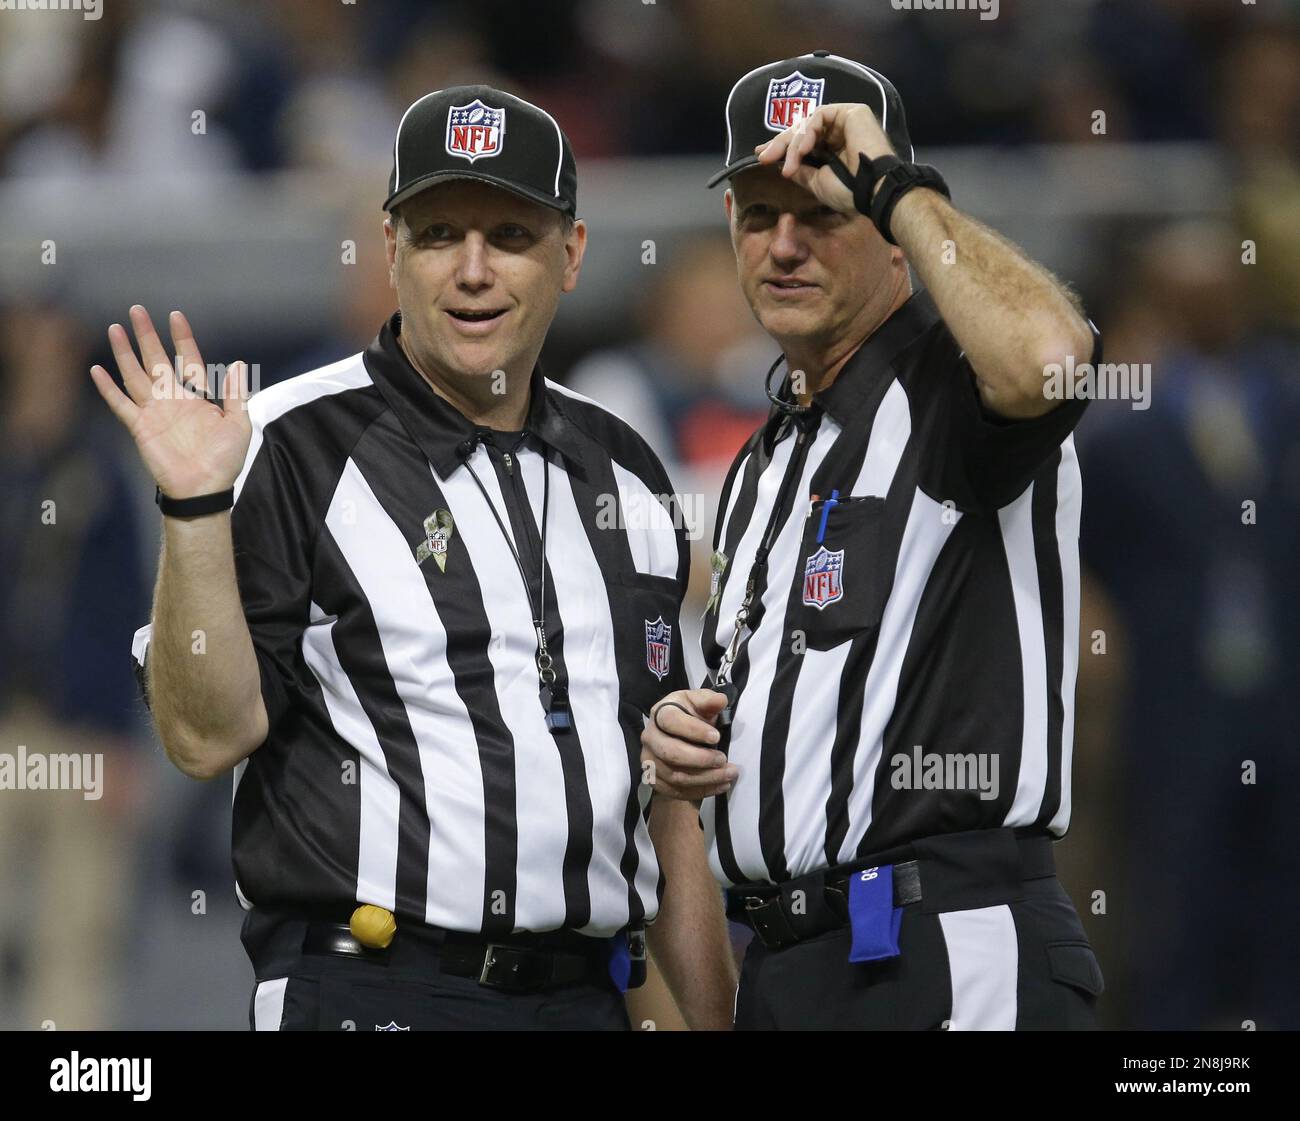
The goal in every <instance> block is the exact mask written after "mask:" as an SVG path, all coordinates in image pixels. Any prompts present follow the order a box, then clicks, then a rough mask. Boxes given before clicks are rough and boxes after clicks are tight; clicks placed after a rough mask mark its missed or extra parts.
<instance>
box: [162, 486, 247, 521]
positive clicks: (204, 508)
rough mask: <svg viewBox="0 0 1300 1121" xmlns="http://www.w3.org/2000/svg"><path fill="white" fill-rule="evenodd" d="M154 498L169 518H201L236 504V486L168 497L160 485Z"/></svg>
mask: <svg viewBox="0 0 1300 1121" xmlns="http://www.w3.org/2000/svg"><path fill="white" fill-rule="evenodd" d="M153 500H154V501H155V502H156V503H158V509H159V510H161V511H162V512H163V514H164V515H166V516H167V517H169V518H200V517H202V516H203V515H204V514H219V513H221V511H222V510H229V509H230V508H231V507H232V506H233V505H234V504H235V488H234V487H231V488H230V489H229V490H219V491H215V492H214V493H212V494H196V495H195V496H194V497H193V498H168V497H167V496H166V495H165V494H163V492H162V490H161V489H160V488H158V487H155V488H154V496H153Z"/></svg>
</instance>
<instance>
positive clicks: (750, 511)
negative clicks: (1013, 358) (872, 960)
mask: <svg viewBox="0 0 1300 1121" xmlns="http://www.w3.org/2000/svg"><path fill="white" fill-rule="evenodd" d="M1092 330H1093V342H1094V355H1093V359H1092V360H1093V361H1096V360H1098V359H1099V358H1100V353H1101V352H1100V336H1099V335H1098V334H1097V332H1096V328H1095V327H1093V328H1092ZM814 402H815V404H814V407H813V408H812V409H810V410H809V412H808V413H807V414H806V415H804V416H803V417H801V418H800V419H799V420H798V421H797V422H796V421H795V420H786V419H784V418H783V416H782V414H781V413H780V412H779V411H777V410H776V409H774V410H773V414H772V416H771V418H770V419H769V421H768V423H767V424H766V425H765V426H764V427H763V428H761V429H760V430H759V431H758V432H756V433H755V434H754V436H753V437H751V439H750V440H749V442H748V443H747V444H746V446H745V447H744V448H743V449H742V450H741V452H740V453H739V455H738V456H737V459H736V461H735V463H734V464H733V465H732V468H731V472H730V474H729V475H728V478H727V481H726V484H725V486H724V491H723V495H722V500H721V505H720V509H721V511H722V513H721V516H720V518H719V524H718V529H717V533H716V535H715V540H714V548H715V550H716V552H715V558H714V559H715V572H719V573H720V578H719V577H715V590H716V591H719V592H720V595H719V596H718V597H717V601H718V602H717V604H716V606H711V608H710V610H709V612H708V613H707V617H706V620H705V630H704V634H703V639H702V642H703V649H704V657H705V662H706V664H707V666H708V668H709V672H710V676H711V677H712V676H713V675H714V674H716V672H717V671H718V669H719V665H720V663H721V662H722V660H723V654H724V650H725V648H726V647H727V646H728V644H729V643H730V642H731V639H732V637H733V635H734V633H735V629H736V625H735V620H736V612H737V609H738V607H739V606H740V605H741V602H742V597H743V594H744V591H745V586H746V583H747V577H748V576H749V574H750V572H751V568H752V566H753V564H754V561H755V555H756V552H757V551H758V549H759V545H760V541H762V540H763V539H764V538H765V536H767V535H768V534H769V533H770V537H769V538H768V539H769V540H770V541H771V549H770V554H769V556H768V558H767V563H766V566H765V568H760V569H759V570H757V571H756V573H755V575H756V580H755V591H754V596H753V603H754V606H753V608H752V609H751V613H750V617H749V620H748V628H749V629H750V630H751V631H752V633H751V634H750V635H749V637H748V639H747V640H745V641H743V642H742V643H741V644H740V645H739V647H738V655H737V657H736V659H735V663H734V665H733V666H732V667H731V674H730V676H731V680H732V682H733V684H734V685H735V686H736V687H737V688H738V689H739V696H738V700H737V702H736V705H735V713H734V720H733V722H732V723H731V725H730V727H729V729H728V730H727V732H726V733H725V734H724V738H723V741H722V743H721V744H720V745H719V746H720V747H722V748H723V749H724V750H726V751H727V752H728V754H729V757H730V759H731V761H732V762H733V763H735V764H736V765H737V766H738V767H739V769H740V776H739V778H738V780H737V782H736V784H735V786H734V787H733V788H732V790H731V792H730V793H729V794H728V795H727V796H725V797H719V798H710V799H708V800H706V801H705V802H704V804H703V806H702V819H703V823H704V827H705V833H706V836H707V839H708V844H709V849H710V861H711V863H712V865H713V869H714V872H715V874H716V875H717V876H718V877H719V879H721V880H722V881H724V882H726V883H730V884H735V883H745V882H750V883H756V882H777V883H779V882H781V881H783V880H787V879H790V878H792V877H795V876H799V875H803V874H805V873H808V872H812V871H816V870H817V869H820V868H825V867H829V866H835V865H841V864H849V863H852V862H853V861H855V860H857V859H859V858H861V857H864V856H869V855H872V854H874V853H881V852H884V851H885V850H887V849H890V848H893V847H895V846H898V845H902V844H906V843H907V842H909V841H912V840H915V839H917V838H920V837H924V836H929V835H934V834H938V833H946V832H952V831H958V830H967V829H980V828H993V827H1000V826H1031V827H1033V826H1036V827H1038V828H1040V829H1041V830H1043V831H1044V832H1050V833H1051V834H1054V835H1058V836H1059V835H1061V834H1064V832H1065V830H1066V827H1067V825H1068V822H1069V816H1070V773H1069V772H1070V749H1071V743H1072V737H1073V724H1074V714H1073V700H1074V682H1075V672H1076V667H1077V648H1078V631H1079V568H1078V532H1079V510H1080V477H1079V467H1078V462H1077V460H1076V458H1075V452H1074V442H1073V437H1072V436H1071V435H1070V433H1071V431H1072V429H1073V428H1074V426H1075V424H1076V423H1077V422H1078V420H1079V417H1080V416H1081V414H1082V411H1083V408H1084V405H1085V403H1086V402H1085V401H1084V400H1082V399H1078V400H1066V401H1064V402H1063V403H1062V404H1060V405H1059V406H1058V407H1057V408H1056V409H1054V410H1053V411H1052V412H1050V413H1048V414H1046V415H1045V416H1042V417H1039V418H1036V419H1033V420H1026V421H1000V420H999V419H998V418H995V417H992V416H991V415H990V414H987V413H986V412H985V411H984V410H983V408H982V406H981V404H980V402H979V398H978V394H977V390H976V387H975V382H974V375H973V373H972V371H971V368H970V365H969V363H968V362H967V360H966V359H965V357H964V355H963V354H962V353H961V351H960V348H959V346H958V344H957V343H956V341H955V340H954V338H953V336H952V334H951V333H950V332H949V330H948V329H947V327H946V326H945V324H944V323H943V321H942V319H941V318H940V316H939V312H938V309H937V308H936V307H935V304H934V301H933V298H932V297H931V296H930V294H929V293H928V292H926V291H919V292H916V293H914V294H913V295H912V296H911V297H910V298H909V299H908V301H907V302H906V303H905V304H904V305H903V306H902V307H901V308H899V309H898V310H897V311H896V312H895V313H894V314H893V315H892V316H890V317H889V319H888V320H886V321H885V323H883V324H882V325H881V326H880V328H879V329H878V330H877V331H876V332H875V333H874V334H872V335H871V336H870V337H869V338H868V339H867V341H866V342H865V343H864V344H863V345H862V346H861V347H860V348H859V349H858V351H857V352H856V353H855V354H854V355H853V356H852V357H851V358H850V359H849V361H848V363H847V364H846V365H845V367H844V368H843V370H842V371H841V372H840V374H839V376H838V377H837V378H836V380H835V381H834V382H833V383H832V384H831V385H830V386H829V387H828V388H827V389H826V390H825V391H823V392H821V393H819V394H817V395H816V396H815V398H814ZM832 497H834V498H835V501H834V502H833V503H831V502H830V501H829V500H830V499H831V498H832ZM828 505H829V510H828V509H827V507H828ZM719 553H720V554H721V555H719ZM711 603H712V601H711ZM743 633H744V632H742V635H743ZM981 768H983V769H982V770H981ZM995 776H996V777H995Z"/></svg>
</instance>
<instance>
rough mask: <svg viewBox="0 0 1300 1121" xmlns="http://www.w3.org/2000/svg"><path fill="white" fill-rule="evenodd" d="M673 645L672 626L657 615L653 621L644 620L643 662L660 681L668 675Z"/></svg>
mask: <svg viewBox="0 0 1300 1121" xmlns="http://www.w3.org/2000/svg"><path fill="white" fill-rule="evenodd" d="M672 645H673V628H672V626H671V624H669V623H665V622H664V617H663V616H662V615H660V616H659V618H657V619H656V620H655V621H654V622H653V623H652V622H650V620H649V619H647V620H646V621H645V664H646V665H647V666H649V667H650V672H651V673H653V674H654V675H655V677H657V678H658V679H659V680H660V681H662V680H663V679H664V678H665V677H667V676H668V661H669V653H670V652H671V650H672Z"/></svg>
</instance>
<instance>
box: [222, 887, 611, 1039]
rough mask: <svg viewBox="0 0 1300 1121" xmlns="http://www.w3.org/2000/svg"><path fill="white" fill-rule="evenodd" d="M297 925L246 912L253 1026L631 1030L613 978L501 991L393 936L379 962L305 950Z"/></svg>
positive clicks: (276, 1028)
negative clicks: (387, 956) (444, 967)
mask: <svg viewBox="0 0 1300 1121" xmlns="http://www.w3.org/2000/svg"><path fill="white" fill-rule="evenodd" d="M305 929H306V923H305V922H304V921H299V920H298V919H296V918H286V917H285V916H283V915H277V914H275V913H273V912H268V911H265V910H263V909H262V908H254V909H253V910H252V911H250V912H249V913H248V914H247V915H246V916H245V918H244V932H243V941H244V946H245V949H247V950H248V953H249V957H250V958H251V959H252V961H253V968H254V971H255V973H256V975H257V978H258V979H257V982H256V984H255V985H254V987H253V996H252V999H251V1001H250V1003H249V1015H248V1019H249V1026H250V1027H251V1028H252V1029H253V1030H254V1031H474V1030H489V1031H534V1030H543V1031H546V1030H549V1031H628V1030H630V1024H629V1022H628V1017H627V1011H626V1008H625V1005H624V1001H623V994H622V993H620V992H619V991H618V990H617V989H616V988H615V987H614V984H613V982H612V981H595V980H593V981H584V982H578V983H574V984H571V985H565V986H562V987H558V988H554V989H550V990H548V991H545V992H540V993H508V992H503V991H501V990H499V989H494V988H488V987H486V986H483V985H480V984H479V982H478V980H477V979H475V978H472V977H458V976H454V975H452V974H446V973H442V972H440V971H439V969H438V962H437V957H436V954H430V953H429V952H427V950H426V948H425V947H423V946H422V945H420V944H418V943H416V942H413V941H412V940H401V939H400V935H399V942H400V944H399V943H398V942H395V943H394V947H393V950H392V952H391V960H388V961H385V962H375V961H367V960H363V959H358V958H351V957H342V956H337V955H334V954H325V953H305V952H303V951H302V949H301V947H302V945H303V935H304V932H305Z"/></svg>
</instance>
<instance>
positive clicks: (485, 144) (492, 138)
mask: <svg viewBox="0 0 1300 1121" xmlns="http://www.w3.org/2000/svg"><path fill="white" fill-rule="evenodd" d="M505 138H506V111H505V110H504V109H493V108H492V107H491V106H490V105H484V104H483V102H482V101H480V100H479V99H478V98H475V99H474V100H473V101H471V102H470V103H469V104H468V105H453V106H451V108H450V109H448V110H447V154H448V155H449V156H461V157H463V158H465V159H467V160H469V162H470V163H473V162H474V161H475V160H478V159H482V158H483V157H484V156H499V155H500V154H501V147H502V145H503V144H504V143H505Z"/></svg>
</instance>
